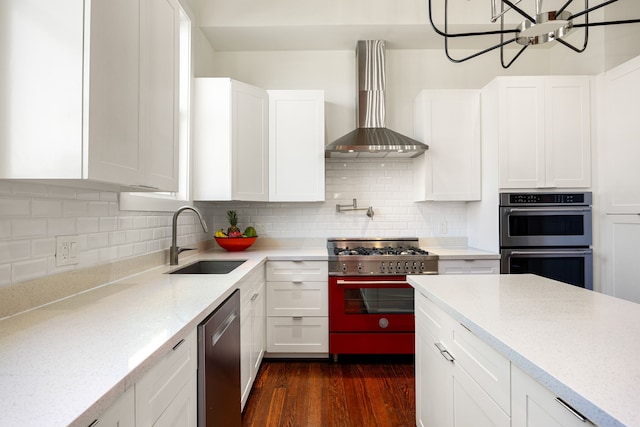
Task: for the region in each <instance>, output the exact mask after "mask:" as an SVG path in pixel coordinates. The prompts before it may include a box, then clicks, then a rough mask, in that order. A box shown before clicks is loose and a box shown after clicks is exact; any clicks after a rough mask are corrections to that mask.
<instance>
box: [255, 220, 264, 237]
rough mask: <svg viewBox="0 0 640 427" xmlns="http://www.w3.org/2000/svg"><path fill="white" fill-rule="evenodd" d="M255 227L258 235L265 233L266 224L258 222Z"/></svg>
mask: <svg viewBox="0 0 640 427" xmlns="http://www.w3.org/2000/svg"><path fill="white" fill-rule="evenodd" d="M255 229H256V233H257V234H258V236H264V233H265V230H264V224H261V223H256V225H255Z"/></svg>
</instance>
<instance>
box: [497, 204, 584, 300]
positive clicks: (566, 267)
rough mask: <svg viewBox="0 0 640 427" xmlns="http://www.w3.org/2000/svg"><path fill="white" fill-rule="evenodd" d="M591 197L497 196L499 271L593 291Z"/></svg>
mask: <svg viewBox="0 0 640 427" xmlns="http://www.w3.org/2000/svg"><path fill="white" fill-rule="evenodd" d="M591 204H592V195H591V193H589V192H583V193H502V194H500V254H501V266H500V272H501V273H503V274H519V273H533V274H537V275H540V276H544V277H548V278H551V279H555V280H559V281H561V282H565V283H569V284H572V285H575V286H580V287H583V288H586V289H593V251H592V249H591V244H592V211H591Z"/></svg>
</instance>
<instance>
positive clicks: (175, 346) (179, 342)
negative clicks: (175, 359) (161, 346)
mask: <svg viewBox="0 0 640 427" xmlns="http://www.w3.org/2000/svg"><path fill="white" fill-rule="evenodd" d="M183 342H184V338H183V339H181V340H180V341H178V344H176V345H174V346H173V347H172V348H171V350H174V351H175V350H176V349H177V348H178V347H180V346H181V345H182V343H183Z"/></svg>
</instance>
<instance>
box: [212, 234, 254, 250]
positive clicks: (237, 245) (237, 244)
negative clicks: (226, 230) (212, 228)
mask: <svg viewBox="0 0 640 427" xmlns="http://www.w3.org/2000/svg"><path fill="white" fill-rule="evenodd" d="M215 239H216V242H217V243H218V244H219V245H220V247H221V248H222V249H225V250H227V251H229V252H240V251H244V250H246V249H247V248H248V247H250V246H251V245H253V244H254V243H255V242H256V239H257V237H216V238H215Z"/></svg>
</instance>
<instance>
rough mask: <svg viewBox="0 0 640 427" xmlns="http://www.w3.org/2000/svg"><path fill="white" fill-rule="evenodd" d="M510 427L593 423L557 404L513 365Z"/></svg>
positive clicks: (546, 390)
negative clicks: (511, 421)
mask: <svg viewBox="0 0 640 427" xmlns="http://www.w3.org/2000/svg"><path fill="white" fill-rule="evenodd" d="M511 405H512V420H513V425H514V426H518V427H535V426H544V427H567V426H568V427H572V426H576V427H577V426H582V427H585V426H587V427H588V426H593V424H592V423H591V422H590V421H589V420H587V419H585V418H584V417H582V415H580V414H579V413H577V412H575V410H574V409H573V408H570V407H567V406H565V405H567V404H566V403H564V402H562V403H561V401H559V400H558V398H557V397H556V395H554V394H553V393H552V392H551V391H549V390H548V389H547V388H545V387H544V386H543V385H542V384H540V383H539V382H537V381H536V380H534V379H533V378H531V377H530V376H529V375H528V374H527V373H525V372H524V371H522V370H521V369H520V368H518V367H517V366H515V365H512V366H511Z"/></svg>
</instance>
